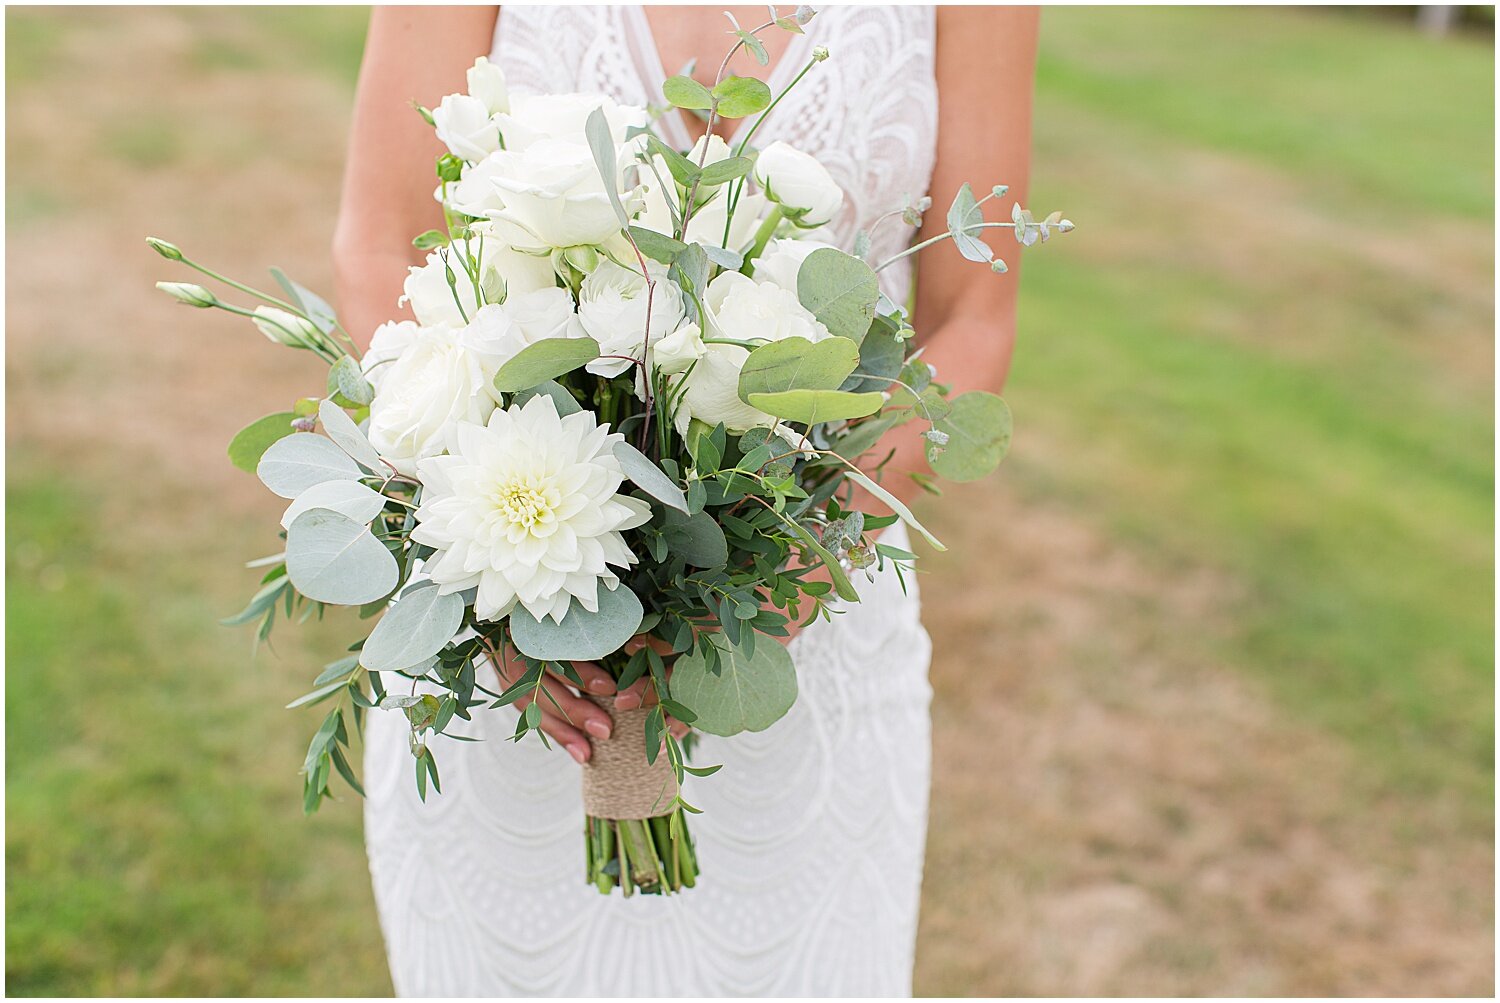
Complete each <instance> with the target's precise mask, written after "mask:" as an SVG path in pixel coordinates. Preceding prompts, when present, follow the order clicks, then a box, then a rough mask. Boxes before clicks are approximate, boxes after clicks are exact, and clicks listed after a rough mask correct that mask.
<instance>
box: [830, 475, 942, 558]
mask: <svg viewBox="0 0 1500 1003" xmlns="http://www.w3.org/2000/svg"><path fill="white" fill-rule="evenodd" d="M845 474H846V475H847V476H848V478H849V479H850V480H851V481H853V482H854V483H856V484H858V485H859V486H860V487H862V488H864V489H865V490H866V491H868V492H870V494H872V495H874V496H875V497H876V498H879V499H880V500H881V501H883V502H885V503H886V505H888V506H889V507H890V509H891V511H892V512H895V513H896V514H897V515H899V516H900V517H901V521H902V522H904V523H906V524H907V525H908V526H910V527H911V528H912V529H914V530H916V531H917V532H918V533H921V534H922V536H923V537H925V538H926V539H927V542H928V543H930V544H932V545H933V546H934V547H936V548H937V549H938V550H947V549H948V548H947V547H945V546H943V544H942V542H941V541H940V540H938V538H937V537H935V536H933V535H932V534H931V533H929V532H928V531H927V527H926V526H924V525H922V524H921V523H920V522H918V521H917V517H916V516H914V515H912V514H911V509H909V508H907V507H906V503H905V502H903V501H902V500H901V499H900V498H897V497H896V496H895V495H893V494H891V493H890V492H889V491H887V490H886V489H885V488H883V487H881V486H880V485H879V484H877V483H876V482H875V481H873V480H871V479H870V478H869V477H868V476H866V475H865V473H864V471H862V470H859V469H857V468H855V467H854V466H853V465H852V464H851V465H850V466H849V468H848V469H847V470H846V471H845Z"/></svg>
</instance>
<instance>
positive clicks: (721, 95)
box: [713, 76, 771, 118]
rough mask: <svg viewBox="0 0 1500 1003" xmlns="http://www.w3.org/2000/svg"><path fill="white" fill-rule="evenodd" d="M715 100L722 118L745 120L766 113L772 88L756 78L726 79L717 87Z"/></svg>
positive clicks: (714, 92)
mask: <svg viewBox="0 0 1500 1003" xmlns="http://www.w3.org/2000/svg"><path fill="white" fill-rule="evenodd" d="M713 98H714V100H715V101H716V102H717V105H716V108H715V110H716V111H718V113H719V115H720V116H721V117H722V118H744V117H745V116H746V115H754V114H755V113H756V112H759V111H765V109H766V106H767V105H769V104H770V103H771V88H769V87H767V86H766V83H765V81H763V80H757V79H755V78H754V77H733V76H731V77H725V78H724V79H723V80H721V81H719V82H718V84H717V85H715V87H714V89H713Z"/></svg>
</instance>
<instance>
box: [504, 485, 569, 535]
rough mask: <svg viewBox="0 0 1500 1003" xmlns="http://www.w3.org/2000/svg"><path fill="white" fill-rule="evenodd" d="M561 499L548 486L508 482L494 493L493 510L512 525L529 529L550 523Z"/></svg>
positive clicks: (551, 487) (554, 490)
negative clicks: (496, 510) (497, 511)
mask: <svg viewBox="0 0 1500 1003" xmlns="http://www.w3.org/2000/svg"><path fill="white" fill-rule="evenodd" d="M561 501H562V498H561V497H560V496H559V495H558V492H557V489H556V488H555V487H553V486H551V485H550V484H534V483H531V482H529V481H525V480H515V481H509V482H507V483H504V484H501V485H499V487H498V488H497V489H496V491H495V508H496V509H498V510H499V512H500V514H501V515H502V516H503V517H504V518H505V519H506V520H508V521H509V522H510V523H511V524H512V525H515V526H521V527H523V528H525V529H531V528H532V527H534V526H536V525H537V524H539V523H547V522H552V521H553V519H554V518H555V513H556V511H557V508H558V505H559V504H560V503H561Z"/></svg>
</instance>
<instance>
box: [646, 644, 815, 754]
mask: <svg viewBox="0 0 1500 1003" xmlns="http://www.w3.org/2000/svg"><path fill="white" fill-rule="evenodd" d="M710 643H712V644H713V645H714V647H716V648H717V649H718V663H719V672H718V674H715V673H714V672H713V671H712V670H711V669H710V668H709V666H708V663H707V661H706V660H705V658H704V657H703V655H702V654H701V653H700V651H699V649H697V648H695V649H694V650H692V651H690V652H688V653H687V654H685V655H682V656H681V657H680V658H678V659H677V664H676V665H675V666H674V668H673V669H672V681H671V686H670V689H671V694H672V699H674V700H676V701H677V702H678V703H681V704H682V705H684V706H685V707H687V708H688V709H689V710H691V711H692V712H693V713H694V714H696V715H697V717H696V718H695V719H694V721H693V727H694V728H697V729H699V730H700V731H704V732H707V733H708V734H710V735H722V736H729V735H738V734H739V733H741V732H744V731H764V730H765V729H767V728H769V727H770V726H771V725H772V724H775V723H776V722H777V721H778V720H780V719H781V718H782V716H783V715H785V714H786V712H787V711H788V710H790V709H791V707H792V704H793V703H794V702H795V701H796V699H797V672H796V669H795V668H793V666H792V657H791V655H789V654H787V650H786V648H784V647H782V646H781V645H780V644H777V643H775V642H774V641H771V642H767V643H761V644H757V645H755V647H754V652H753V654H748V655H747V654H746V653H745V650H744V649H743V648H742V647H740V646H736V645H731V644H730V643H729V641H728V640H727V639H726V638H724V637H723V636H722V635H718V634H714V635H710Z"/></svg>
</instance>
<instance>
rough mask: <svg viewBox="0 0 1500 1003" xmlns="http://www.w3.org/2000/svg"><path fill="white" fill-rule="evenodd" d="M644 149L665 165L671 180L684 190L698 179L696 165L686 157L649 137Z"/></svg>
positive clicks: (653, 137)
mask: <svg viewBox="0 0 1500 1003" xmlns="http://www.w3.org/2000/svg"><path fill="white" fill-rule="evenodd" d="M646 149H648V150H650V151H651V152H652V153H653V154H655V155H656V156H658V157H660V158H662V160H664V161H666V163H667V170H668V171H670V172H671V174H672V177H673V179H675V180H676V182H677V183H678V184H679V185H682V186H683V187H684V188H687V187H688V186H690V185H691V184H692V183H693V182H694V181H695V180H697V178H698V165H697V164H694V163H693V162H692V161H691V160H689V159H688V158H687V157H684V156H683V155H682V154H680V153H678V152H677V151H676V150H674V149H672V148H671V147H670V146H668V145H667V144H666V143H663V142H662V141H661V140H659V139H657V138H656V137H655V136H649V137H647V139H646Z"/></svg>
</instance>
